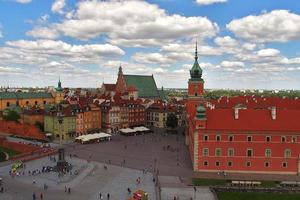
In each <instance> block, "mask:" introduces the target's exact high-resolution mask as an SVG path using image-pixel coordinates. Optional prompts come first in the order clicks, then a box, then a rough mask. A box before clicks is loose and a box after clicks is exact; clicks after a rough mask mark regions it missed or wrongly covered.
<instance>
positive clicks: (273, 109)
mask: <svg viewBox="0 0 300 200" xmlns="http://www.w3.org/2000/svg"><path fill="white" fill-rule="evenodd" d="M271 115H272V119H273V120H275V119H276V107H275V106H273V107H272V108H271Z"/></svg>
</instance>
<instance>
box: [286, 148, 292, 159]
mask: <svg viewBox="0 0 300 200" xmlns="http://www.w3.org/2000/svg"><path fill="white" fill-rule="evenodd" d="M291 156H292V152H291V150H290V149H286V150H284V157H285V158H289V157H291Z"/></svg>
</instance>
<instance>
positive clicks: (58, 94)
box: [53, 77, 64, 104]
mask: <svg viewBox="0 0 300 200" xmlns="http://www.w3.org/2000/svg"><path fill="white" fill-rule="evenodd" d="M53 96H54V99H55V100H54V101H55V103H56V104H58V103H60V102H61V101H62V100H64V92H63V88H62V86H61V81H60V77H59V80H58V83H57V88H55V92H54V94H53Z"/></svg>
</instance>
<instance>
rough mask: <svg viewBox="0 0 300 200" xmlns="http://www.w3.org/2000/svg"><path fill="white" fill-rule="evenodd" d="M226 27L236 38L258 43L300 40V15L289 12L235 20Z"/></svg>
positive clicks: (277, 11) (273, 12)
mask: <svg viewBox="0 0 300 200" xmlns="http://www.w3.org/2000/svg"><path fill="white" fill-rule="evenodd" d="M226 27H227V28H228V29H229V30H230V31H232V32H233V33H234V34H235V35H236V36H238V37H241V38H243V39H246V40H249V41H252V42H258V43H264V42H287V41H291V40H296V39H300V15H297V14H294V13H291V12H289V11H287V10H273V11H272V12H269V13H264V14H261V15H258V16H254V15H250V16H247V17H244V18H241V19H235V20H233V21H231V22H230V23H229V24H227V25H226Z"/></svg>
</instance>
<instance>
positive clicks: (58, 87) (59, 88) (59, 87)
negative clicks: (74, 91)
mask: <svg viewBox="0 0 300 200" xmlns="http://www.w3.org/2000/svg"><path fill="white" fill-rule="evenodd" d="M55 89H56V91H58V92H61V91H63V88H62V87H61V82H60V76H59V78H58V83H57V88H55Z"/></svg>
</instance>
